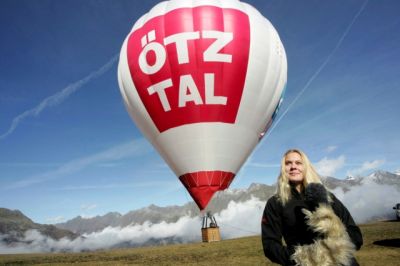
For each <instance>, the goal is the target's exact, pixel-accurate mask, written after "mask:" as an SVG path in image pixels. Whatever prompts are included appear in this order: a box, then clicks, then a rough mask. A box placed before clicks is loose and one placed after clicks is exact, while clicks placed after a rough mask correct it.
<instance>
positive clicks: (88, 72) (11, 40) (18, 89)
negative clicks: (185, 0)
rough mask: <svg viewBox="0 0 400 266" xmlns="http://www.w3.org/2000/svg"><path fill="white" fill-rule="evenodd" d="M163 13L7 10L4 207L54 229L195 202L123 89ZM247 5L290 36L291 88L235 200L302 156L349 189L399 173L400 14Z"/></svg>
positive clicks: (0, 180) (2, 25) (1, 144)
mask: <svg viewBox="0 0 400 266" xmlns="http://www.w3.org/2000/svg"><path fill="white" fill-rule="evenodd" d="M157 2H158V1H147V0H146V1H132V0H125V1H121V0H116V1H107V0H96V1H89V0H86V1H78V0H71V1H52V0H41V1H38V0H35V1H31V0H17V1H14V0H3V1H1V2H0V36H1V42H0V58H1V60H0V207H5V208H10V209H19V210H21V211H22V212H24V213H25V214H26V215H28V216H29V217H30V218H32V219H33V220H34V221H35V222H39V223H53V222H59V221H63V220H67V219H71V218H73V217H75V216H77V215H83V216H86V217H89V216H94V215H103V214H105V213H107V212H110V211H118V212H120V213H126V212H128V211H130V210H133V209H137V208H141V207H144V206H147V205H150V204H156V205H159V206H167V205H174V204H177V205H181V204H184V203H186V202H188V201H190V200H191V199H190V196H189V194H188V193H187V192H186V190H185V189H184V188H183V186H182V185H181V183H180V182H179V180H178V179H177V178H176V177H175V176H174V174H173V173H172V171H171V170H170V169H169V168H168V166H167V165H166V164H165V163H164V162H163V160H162V159H161V158H160V156H159V155H158V154H157V152H156V151H155V150H154V149H153V148H152V147H151V145H150V144H149V143H148V142H147V141H146V139H144V137H143V136H142V135H141V133H140V132H139V131H138V129H137V128H136V126H135V125H134V124H133V122H132V121H131V119H130V117H129V116H128V114H127V112H126V110H125V107H124V105H123V103H122V98H121V95H120V92H119V88H118V83H117V74H116V72H117V71H116V68H117V56H118V55H119V52H120V48H121V45H122V42H123V40H124V39H125V37H126V36H127V34H128V33H129V31H130V29H131V27H132V26H133V24H134V22H135V21H136V20H137V19H138V18H139V17H140V16H141V15H142V14H144V13H146V12H147V11H148V10H149V9H150V8H151V7H152V6H154V5H155V4H156V3H157ZM248 3H250V4H252V5H253V6H255V7H256V8H257V9H258V10H259V11H260V12H261V13H262V14H263V15H264V16H265V17H267V18H268V19H269V20H270V21H271V22H272V24H273V25H274V26H275V28H276V29H277V31H278V33H279V34H280V37H281V39H282V42H283V44H284V46H285V49H286V53H287V57H288V84H287V89H286V94H285V98H284V102H283V105H282V107H281V109H280V113H279V114H278V116H277V119H276V120H275V124H274V126H273V129H272V130H271V131H270V132H269V133H268V135H267V136H266V137H265V138H264V139H263V141H262V142H261V143H260V145H259V146H258V147H257V148H256V150H255V151H254V152H253V154H252V155H251V156H250V157H249V159H248V160H247V162H246V164H245V165H244V167H243V168H242V169H241V171H240V172H239V174H238V176H237V177H236V179H235V180H234V182H233V183H232V185H231V188H246V187H248V186H249V185H250V184H251V183H266V184H272V183H274V182H275V180H276V176H277V175H278V172H279V168H278V167H279V161H280V158H281V156H282V154H283V153H284V152H285V151H286V150H287V149H289V148H292V147H298V148H300V149H303V150H304V151H305V152H306V153H307V154H308V155H309V157H310V158H311V160H312V161H313V162H314V163H315V164H316V166H317V168H318V170H319V171H320V173H321V174H325V175H331V176H335V177H337V178H345V177H346V176H347V175H368V174H369V173H371V172H372V171H374V170H376V169H381V170H387V171H391V172H394V171H397V170H399V169H400V161H399V159H398V155H399V151H400V138H399V137H398V136H399V132H400V123H399V115H400V104H399V103H398V101H399V99H400V75H399V70H400V45H399V43H400V31H399V28H400V17H399V16H398V11H399V10H400V2H399V1H397V0H385V1H376V0H375V1H372V0H371V1H364V0H352V1H348V0H337V1H305V0H304V1H288V0H284V1H282V0H274V1H265V0H259V1H248Z"/></svg>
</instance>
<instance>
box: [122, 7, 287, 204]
mask: <svg viewBox="0 0 400 266" xmlns="http://www.w3.org/2000/svg"><path fill="white" fill-rule="evenodd" d="M286 79H287V62H286V54H285V51H284V48H283V45H282V43H281V41H280V39H279V36H278V34H277V32H276V30H275V29H274V27H273V26H272V25H271V23H270V22H269V21H268V20H267V19H266V18H264V17H263V16H262V15H261V14H260V13H259V12H258V11H257V10H256V9H255V8H254V7H252V6H250V5H248V4H245V3H243V2H240V1H237V0H225V1H218V0H207V1H179V0H171V1H166V2H161V3H159V4H158V5H156V6H155V7H154V8H153V9H151V10H150V12H149V13H147V14H146V15H144V16H143V17H141V18H140V19H139V20H138V21H137V22H136V23H135V24H134V26H133V29H132V31H131V32H130V33H129V35H128V36H127V38H126V39H125V41H124V44H123V46H122V49H121V53H120V60H119V66H118V81H119V87H120V91H121V94H122V96H123V99H124V103H125V105H126V108H127V110H128V112H129V114H130V115H131V117H132V119H133V120H134V122H135V123H136V125H137V126H138V127H139V128H140V130H141V131H142V133H143V134H144V135H145V136H146V137H147V139H148V140H149V141H150V142H151V143H152V144H153V146H154V147H155V148H156V149H157V151H158V152H159V153H160V155H161V156H162V157H163V158H164V160H165V161H166V162H167V164H168V165H169V166H170V167H171V169H172V170H173V171H174V173H175V174H176V175H177V176H178V177H179V179H180V181H181V182H182V184H183V185H184V186H185V187H186V189H187V190H188V191H189V193H190V195H191V196H192V198H193V199H194V201H195V202H196V203H197V205H198V206H199V208H200V209H201V210H203V209H205V208H206V206H207V204H208V202H209V201H210V199H211V198H212V196H213V194H214V193H215V192H216V191H219V190H224V189H226V188H227V187H228V186H229V185H230V183H231V182H232V180H233V179H234V177H235V175H236V173H237V172H238V171H239V169H240V167H241V166H242V165H243V163H244V162H245V160H246V158H247V157H248V156H249V154H250V153H251V152H252V151H253V149H254V148H255V146H256V145H257V143H258V142H259V140H260V138H261V137H262V136H263V134H264V133H265V132H266V131H267V130H268V127H269V126H270V125H271V123H272V120H273V118H274V116H275V115H276V112H277V110H278V107H279V104H280V102H281V100H282V96H283V91H284V87H285V85H286Z"/></svg>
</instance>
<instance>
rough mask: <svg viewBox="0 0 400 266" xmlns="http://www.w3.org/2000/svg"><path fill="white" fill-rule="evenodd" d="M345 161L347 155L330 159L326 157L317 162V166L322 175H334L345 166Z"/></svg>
mask: <svg viewBox="0 0 400 266" xmlns="http://www.w3.org/2000/svg"><path fill="white" fill-rule="evenodd" d="M345 161H346V157H345V156H344V155H341V156H339V157H338V158H336V159H328V158H327V157H324V158H323V159H322V160H320V161H319V162H317V163H316V164H315V168H316V170H317V172H318V173H319V174H320V175H322V176H334V175H335V173H336V171H338V170H340V169H341V168H343V166H344V165H345Z"/></svg>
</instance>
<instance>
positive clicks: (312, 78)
mask: <svg viewBox="0 0 400 266" xmlns="http://www.w3.org/2000/svg"><path fill="white" fill-rule="evenodd" d="M367 4H368V0H366V1H365V2H364V3H363V5H362V6H361V8H360V10H358V12H357V13H356V14H355V16H354V18H353V20H352V21H351V22H350V24H349V26H347V28H346V30H345V31H344V32H343V34H342V36H341V37H340V39H339V41H338V42H337V44H336V46H335V48H334V49H333V50H332V52H331V53H330V54H329V55H328V57H327V58H326V59H325V61H324V62H323V63H322V64H321V66H320V67H319V68H318V69H317V71H316V72H315V73H314V74H313V75H312V76H311V78H310V79H309V80H308V82H307V83H306V85H305V86H304V88H303V89H302V90H301V91H300V92H299V94H297V96H296V97H295V98H294V100H293V101H292V102H291V103H290V104H289V106H288V108H287V109H286V110H285V112H283V114H282V115H281V116H280V117H279V119H278V120H277V121H276V123H274V125H273V126H272V128H271V129H270V130H269V131H268V132H267V136H265V138H266V137H268V136H269V135H271V133H272V131H273V130H274V129H275V127H276V126H277V125H278V124H279V122H280V121H281V120H282V118H283V117H284V116H285V115H286V113H287V112H289V110H290V109H291V108H292V106H293V105H294V104H295V103H296V102H297V100H298V99H299V98H300V97H301V96H302V95H303V93H304V92H305V91H306V89H308V87H309V86H310V84H311V83H312V82H313V81H314V79H315V78H316V77H317V76H318V75H319V73H321V71H322V70H323V69H324V68H325V66H326V65H327V64H328V63H329V61H331V59H332V56H333V55H334V54H335V53H336V51H337V50H338V49H339V47H340V46H341V45H342V43H343V40H344V38H346V36H347V34H348V33H349V31H350V29H351V27H352V26H353V24H354V23H355V22H356V20H357V19H358V17H359V16H360V14H361V13H362V12H363V11H364V9H365V7H366V5H367Z"/></svg>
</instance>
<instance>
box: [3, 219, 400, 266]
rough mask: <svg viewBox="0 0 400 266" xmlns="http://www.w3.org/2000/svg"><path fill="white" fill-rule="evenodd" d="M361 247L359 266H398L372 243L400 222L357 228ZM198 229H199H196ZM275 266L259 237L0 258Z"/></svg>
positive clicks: (398, 228) (389, 251)
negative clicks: (359, 233)
mask: <svg viewBox="0 0 400 266" xmlns="http://www.w3.org/2000/svg"><path fill="white" fill-rule="evenodd" d="M360 228H361V230H362V232H363V237H364V246H363V247H362V248H361V250H360V251H358V252H357V254H356V257H357V260H358V261H359V263H360V264H361V265H400V247H397V248H396V247H385V246H379V245H376V244H374V242H375V241H378V240H384V239H400V222H377V223H372V224H365V225H361V226H360ZM199 230H200V229H199ZM71 264H75V265H77V264H79V265H225V266H229V265H276V264H273V263H271V262H270V261H269V260H268V259H266V258H265V257H264V255H263V251H262V246H261V240H260V237H259V236H252V237H244V238H238V239H230V240H223V241H220V242H212V243H194V244H179V245H167V246H157V247H144V248H129V249H117V250H108V251H96V252H82V253H46V254H18V255H0V265H71Z"/></svg>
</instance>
